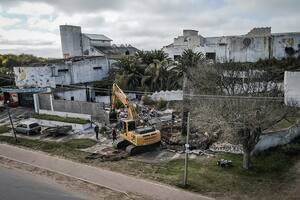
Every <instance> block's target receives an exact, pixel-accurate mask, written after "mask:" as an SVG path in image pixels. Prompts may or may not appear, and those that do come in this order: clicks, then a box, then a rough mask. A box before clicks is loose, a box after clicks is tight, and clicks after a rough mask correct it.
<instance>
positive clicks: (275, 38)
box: [163, 27, 300, 62]
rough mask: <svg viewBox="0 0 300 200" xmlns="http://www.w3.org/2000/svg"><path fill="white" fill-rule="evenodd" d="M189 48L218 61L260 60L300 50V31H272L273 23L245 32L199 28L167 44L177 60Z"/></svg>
mask: <svg viewBox="0 0 300 200" xmlns="http://www.w3.org/2000/svg"><path fill="white" fill-rule="evenodd" d="M185 49H192V50H194V51H196V52H201V53H203V54H204V55H205V56H206V58H207V59H211V60H214V61H217V62H230V61H233V62H256V61H258V60H259V59H270V58H276V59H282V58H286V57H288V56H298V55H299V54H300V32H291V33H271V27H263V28H253V29H252V30H251V31H250V32H249V33H247V34H245V35H237V36H219V37H203V36H202V35H200V34H198V31H196V30H184V31H183V35H182V36H178V37H177V38H174V42H173V43H172V44H170V45H167V46H164V47H163V50H164V51H165V52H166V53H168V55H169V57H170V58H172V59H174V60H176V59H177V58H179V57H180V56H181V54H182V53H183V51H184V50H185Z"/></svg>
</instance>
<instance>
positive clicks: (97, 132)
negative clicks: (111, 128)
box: [94, 125, 99, 141]
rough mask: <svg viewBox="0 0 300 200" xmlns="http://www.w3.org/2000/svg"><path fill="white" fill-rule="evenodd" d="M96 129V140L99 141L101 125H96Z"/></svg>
mask: <svg viewBox="0 0 300 200" xmlns="http://www.w3.org/2000/svg"><path fill="white" fill-rule="evenodd" d="M94 131H95V133H96V140H97V141H99V126H98V125H96V126H95V128H94Z"/></svg>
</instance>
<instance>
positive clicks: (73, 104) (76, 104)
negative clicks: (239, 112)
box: [53, 100, 108, 121]
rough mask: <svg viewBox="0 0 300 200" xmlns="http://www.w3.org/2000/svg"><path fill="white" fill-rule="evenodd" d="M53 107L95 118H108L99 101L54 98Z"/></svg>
mask: <svg viewBox="0 0 300 200" xmlns="http://www.w3.org/2000/svg"><path fill="white" fill-rule="evenodd" d="M53 108H54V110H55V111H59V112H71V113H81V114H88V115H91V116H92V118H93V119H96V120H101V121H106V120H107V119H108V117H107V113H106V112H105V110H104V109H103V104H100V103H91V102H80V101H64V100H54V101H53Z"/></svg>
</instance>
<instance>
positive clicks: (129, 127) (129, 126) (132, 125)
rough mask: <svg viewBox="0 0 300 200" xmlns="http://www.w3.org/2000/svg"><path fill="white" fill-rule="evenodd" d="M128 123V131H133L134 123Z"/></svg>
mask: <svg viewBox="0 0 300 200" xmlns="http://www.w3.org/2000/svg"><path fill="white" fill-rule="evenodd" d="M127 123H128V131H133V130H135V121H129V122H127Z"/></svg>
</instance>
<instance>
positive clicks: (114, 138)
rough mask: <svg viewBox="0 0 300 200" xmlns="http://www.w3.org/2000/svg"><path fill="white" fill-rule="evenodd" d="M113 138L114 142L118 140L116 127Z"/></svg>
mask: <svg viewBox="0 0 300 200" xmlns="http://www.w3.org/2000/svg"><path fill="white" fill-rule="evenodd" d="M112 139H113V143H115V140H117V132H116V129H114V128H113V130H112Z"/></svg>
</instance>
